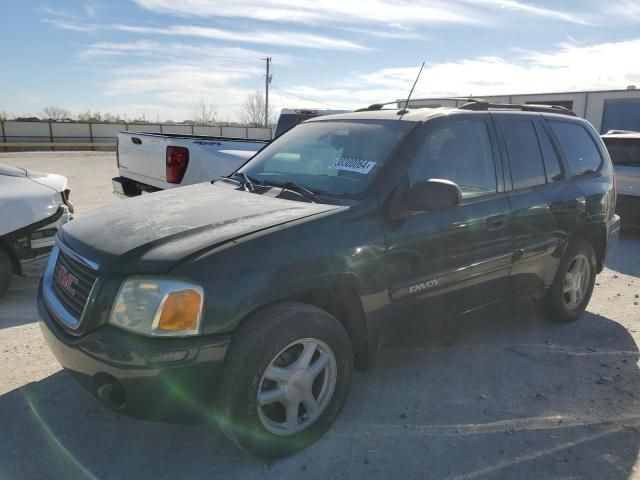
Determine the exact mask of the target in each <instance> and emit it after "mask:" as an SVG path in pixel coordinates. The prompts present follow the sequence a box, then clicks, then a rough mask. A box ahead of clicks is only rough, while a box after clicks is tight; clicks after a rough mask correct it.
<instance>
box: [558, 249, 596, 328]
mask: <svg viewBox="0 0 640 480" xmlns="http://www.w3.org/2000/svg"><path fill="white" fill-rule="evenodd" d="M595 281H596V255H595V252H594V250H593V246H592V245H591V244H590V243H589V242H587V241H586V240H583V239H577V240H575V241H574V242H572V243H571V245H570V246H569V248H568V249H567V252H566V253H565V256H564V258H563V259H562V261H561V262H560V266H559V267H558V272H557V273H556V278H555V280H554V282H553V285H552V286H551V288H550V290H549V293H548V295H547V299H546V310H547V315H548V316H549V318H550V320H552V321H555V322H560V323H567V322H573V321H575V320H577V319H578V318H580V315H582V313H583V312H584V311H585V309H586V308H587V305H588V304H589V300H590V299H591V294H592V293H593V287H594V285H595Z"/></svg>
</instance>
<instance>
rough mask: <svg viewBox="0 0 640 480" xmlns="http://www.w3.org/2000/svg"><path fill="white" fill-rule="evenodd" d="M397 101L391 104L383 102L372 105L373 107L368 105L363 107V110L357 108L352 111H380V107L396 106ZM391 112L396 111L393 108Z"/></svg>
mask: <svg viewBox="0 0 640 480" xmlns="http://www.w3.org/2000/svg"><path fill="white" fill-rule="evenodd" d="M397 104H398V101H397V100H396V101H393V102H385V103H374V104H373V105H369V106H368V107H364V108H359V109H357V110H354V111H355V112H370V111H372V110H382V107H385V106H387V105H397ZM392 110H396V109H395V108H394V109H392Z"/></svg>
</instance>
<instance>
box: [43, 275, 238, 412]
mask: <svg viewBox="0 0 640 480" xmlns="http://www.w3.org/2000/svg"><path fill="white" fill-rule="evenodd" d="M38 312H39V318H40V328H41V330H42V334H43V336H44V338H45V340H46V342H47V344H48V346H49V348H50V349H51V351H52V352H53V354H54V355H55V357H56V359H57V360H58V362H60V364H61V365H62V366H63V367H64V368H65V369H66V370H67V371H68V372H69V373H71V374H72V375H73V377H74V378H75V379H76V380H77V381H78V382H79V383H80V384H81V385H82V386H83V387H84V388H85V389H86V390H87V391H88V392H89V393H90V394H91V395H93V396H94V397H95V398H96V399H98V400H99V401H100V402H101V403H103V404H105V405H106V406H108V407H109V408H111V409H113V410H117V411H119V412H121V413H124V414H126V415H130V416H133V417H137V418H144V419H149V420H168V421H193V420H195V419H202V418H203V417H206V416H207V415H211V414H212V411H213V410H212V405H213V395H214V393H215V389H216V387H217V385H218V383H219V378H220V375H221V372H222V362H223V359H224V355H225V352H226V350H227V347H228V345H229V341H230V337H229V336H226V335H216V336H206V337H192V338H175V339H167V338H148V337H143V336H140V335H135V334H131V333H129V332H126V331H124V330H120V329H118V328H116V327H112V326H108V325H107V326H103V327H100V328H98V329H96V330H94V331H92V332H90V333H88V334H87V335H85V336H82V337H71V336H70V335H68V334H66V333H65V332H64V331H63V330H62V329H61V328H60V327H59V326H58V325H57V323H56V320H55V318H54V316H53V314H52V313H51V312H50V311H49V309H48V307H47V305H46V303H45V300H44V298H43V295H42V282H41V283H40V287H39V289H38Z"/></svg>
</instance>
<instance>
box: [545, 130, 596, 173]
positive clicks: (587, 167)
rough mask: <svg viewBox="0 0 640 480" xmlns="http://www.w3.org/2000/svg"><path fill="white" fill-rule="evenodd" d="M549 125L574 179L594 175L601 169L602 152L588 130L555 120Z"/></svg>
mask: <svg viewBox="0 0 640 480" xmlns="http://www.w3.org/2000/svg"><path fill="white" fill-rule="evenodd" d="M549 125H550V126H551V130H553V133H554V134H555V136H556V138H557V139H558V143H559V144H560V148H561V149H562V151H563V152H564V156H565V158H566V160H567V163H568V166H569V170H570V171H571V174H572V175H573V176H574V177H578V176H581V175H586V174H589V173H594V172H597V171H598V170H599V169H600V166H601V165H602V157H601V156H600V151H599V150H598V147H597V146H596V144H595V141H594V140H593V138H592V137H591V135H590V134H589V132H588V131H587V129H586V128H584V127H583V126H582V125H580V124H578V123H571V122H561V121H554V120H550V121H549Z"/></svg>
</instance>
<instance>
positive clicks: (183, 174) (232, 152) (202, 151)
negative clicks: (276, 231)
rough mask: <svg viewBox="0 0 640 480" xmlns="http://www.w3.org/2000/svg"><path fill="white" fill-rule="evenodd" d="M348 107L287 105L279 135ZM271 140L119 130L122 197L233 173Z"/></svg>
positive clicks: (117, 184)
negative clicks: (297, 108)
mask: <svg viewBox="0 0 640 480" xmlns="http://www.w3.org/2000/svg"><path fill="white" fill-rule="evenodd" d="M345 112H346V110H295V109H283V110H282V113H281V114H280V117H279V119H278V124H277V125H276V130H275V137H276V138H277V137H279V136H280V135H282V134H283V133H285V132H286V131H288V130H290V129H291V128H293V127H295V126H296V125H298V124H299V123H301V122H304V121H305V120H308V119H310V118H314V117H317V116H321V115H331V114H334V113H345ZM270 142H271V140H250V139H246V138H229V137H209V136H200V135H177V134H168V133H144V132H119V133H118V148H117V164H118V174H119V176H118V177H115V178H113V179H112V184H113V193H114V194H115V195H116V196H118V197H135V196H138V195H142V194H144V193H151V192H157V191H159V190H166V189H169V188H176V187H182V186H185V185H193V184H194V183H201V182H207V181H211V180H215V179H217V178H220V177H223V176H227V175H230V174H231V173H233V172H234V171H236V170H237V169H238V168H239V167H240V166H242V165H243V164H244V163H246V161H247V160H248V159H249V158H251V157H252V156H253V155H255V153H256V152H257V151H258V150H260V149H262V148H263V147H265V146H266V145H268V144H269V143H270Z"/></svg>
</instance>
